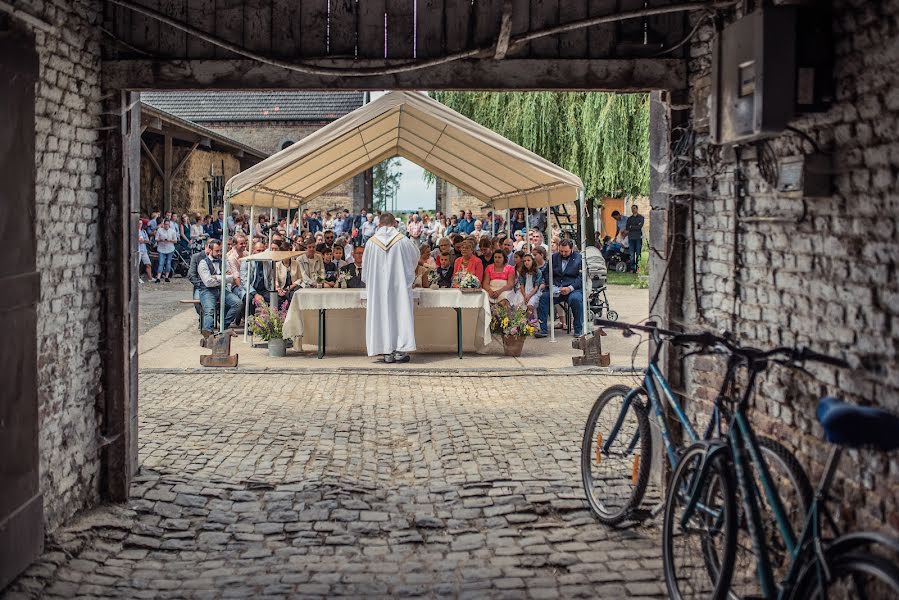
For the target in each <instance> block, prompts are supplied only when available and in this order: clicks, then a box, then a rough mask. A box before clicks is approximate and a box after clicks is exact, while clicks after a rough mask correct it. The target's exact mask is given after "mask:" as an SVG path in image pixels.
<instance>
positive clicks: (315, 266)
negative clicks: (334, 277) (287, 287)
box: [296, 244, 325, 287]
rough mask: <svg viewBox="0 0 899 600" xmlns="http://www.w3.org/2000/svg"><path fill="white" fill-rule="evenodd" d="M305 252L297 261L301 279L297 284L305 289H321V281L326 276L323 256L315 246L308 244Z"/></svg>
mask: <svg viewBox="0 0 899 600" xmlns="http://www.w3.org/2000/svg"><path fill="white" fill-rule="evenodd" d="M304 252H305V254H302V255H300V256H299V257H298V258H297V260H296V262H297V264H298V265H299V266H300V279H299V281H298V282H297V283H298V284H299V285H302V286H303V287H319V280H320V279H322V278H324V276H325V266H324V263H323V262H322V257H321V254H318V253H316V251H315V246H314V245H313V244H306V248H305V250H304Z"/></svg>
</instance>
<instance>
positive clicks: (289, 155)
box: [225, 91, 583, 209]
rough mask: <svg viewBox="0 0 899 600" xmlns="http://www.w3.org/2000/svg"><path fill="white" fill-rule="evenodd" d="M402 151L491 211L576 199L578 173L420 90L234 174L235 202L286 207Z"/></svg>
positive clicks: (386, 99) (384, 99)
mask: <svg viewBox="0 0 899 600" xmlns="http://www.w3.org/2000/svg"><path fill="white" fill-rule="evenodd" d="M394 156H401V157H403V158H405V159H407V160H410V161H412V162H414V163H416V164H417V165H419V166H421V167H424V168H425V169H428V170H429V171H431V172H432V173H434V174H435V175H437V176H438V177H441V178H442V179H445V180H446V181H449V182H450V183H452V184H453V185H455V186H456V187H458V188H461V189H463V190H465V191H466V192H468V193H470V194H472V195H474V196H475V197H477V198H479V199H481V200H482V201H483V202H484V203H486V204H490V205H492V206H493V207H495V208H498V209H503V208H510V207H521V206H530V207H541V206H555V205H558V204H563V203H566V202H571V201H573V200H575V198H576V196H577V193H578V191H579V190H580V189H582V188H583V183H582V182H581V180H580V178H578V177H577V175H574V174H573V173H570V172H568V171H566V170H565V169H563V168H561V167H558V166H556V165H554V164H553V163H551V162H549V161H548V160H546V159H544V158H541V157H540V156H538V155H536V154H534V153H533V152H531V151H529V150H526V149H524V148H522V147H521V146H519V145H517V144H515V143H513V142H511V141H509V140H507V139H506V138H504V137H502V136H501V135H498V134H497V133H494V132H493V131H491V130H489V129H487V128H486V127H483V126H481V125H478V124H477V123H475V122H474V121H472V120H470V119H467V118H466V117H463V116H462V115H460V114H459V113H457V112H455V111H454V110H452V109H450V108H447V107H446V106H444V105H443V104H440V103H439V102H437V101H435V100H433V99H431V98H429V97H428V96H426V95H424V94H421V93H418V92H400V91H398V92H390V93H387V94H385V95H383V96H381V97H380V98H378V99H376V100H374V101H373V102H370V103H369V104H366V105H364V106H362V107H360V108H358V109H356V110H354V111H353V112H351V113H349V114H348V115H345V116H344V117H341V118H340V119H337V120H336V121H334V122H332V123H330V124H329V125H326V126H325V127H323V128H321V129H319V130H318V131H316V132H315V133H313V134H311V135H309V136H307V137H305V138H303V139H302V140H300V141H299V142H297V143H295V144H293V145H292V146H289V147H287V148H285V149H284V150H282V151H280V152H278V153H277V154H273V155H272V156H270V157H268V158H267V159H265V160H264V161H262V162H260V163H259V164H257V165H255V166H253V167H251V168H249V169H247V170H246V171H243V172H242V173H238V174H237V175H235V176H234V177H232V178H231V179H229V180H228V183H227V184H226V185H225V195H226V197H227V198H228V201H229V202H231V203H233V204H242V205H244V206H258V207H265V208H270V207H272V208H290V207H297V206H299V205H300V204H304V203H306V202H308V201H309V200H311V199H313V198H315V197H316V196H318V195H320V194H322V193H324V192H326V191H328V190H330V189H331V188H333V187H334V186H336V185H338V184H339V183H341V182H343V181H345V180H347V179H349V178H351V177H353V176H355V175H358V174H359V173H361V172H363V171H365V170H366V169H370V168H371V167H373V166H374V165H376V164H378V163H380V162H381V161H383V160H386V159H388V158H393V157H394Z"/></svg>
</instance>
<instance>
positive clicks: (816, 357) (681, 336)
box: [593, 319, 849, 368]
mask: <svg viewBox="0 0 899 600" xmlns="http://www.w3.org/2000/svg"><path fill="white" fill-rule="evenodd" d="M593 324H594V325H599V326H600V327H609V328H612V329H620V330H622V331H625V332H632V331H644V332H646V333H649V334H651V335H652V336H653V338H654V339H656V340H661V339H662V338H663V337H664V338H667V339H668V341H670V342H671V343H673V344H696V345H699V346H704V347H706V348H711V347H715V346H720V347H723V348H725V349H726V350H727V351H728V352H729V353H731V354H733V355H735V356H739V357H741V358H744V359H746V360H747V361H748V362H751V363H756V362H764V361H766V360H768V359H773V358H776V357H777V356H778V355H783V356H784V358H786V359H787V360H788V361H790V362H809V361H811V362H819V363H823V364H827V365H831V366H834V367H842V368H848V367H849V363H847V362H846V361H845V360H843V359H841V358H835V357H833V356H828V355H826V354H821V353H820V352H815V351H814V350H809V349H808V348H798V349H797V348H790V347H787V346H781V347H779V348H774V349H773V350H767V351H764V350H759V349H757V348H751V347H749V346H739V345H737V344H735V343H734V342H733V341H732V340H730V339H728V338H726V337H721V336H718V335H715V334H713V333H709V332H703V333H679V332H677V331H670V330H668V329H661V328H659V327H656V326H655V324H654V323H653V322H647V323H646V324H645V325H636V324H632V323H621V322H619V321H608V320H606V319H594V320H593Z"/></svg>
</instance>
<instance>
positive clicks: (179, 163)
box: [169, 142, 200, 182]
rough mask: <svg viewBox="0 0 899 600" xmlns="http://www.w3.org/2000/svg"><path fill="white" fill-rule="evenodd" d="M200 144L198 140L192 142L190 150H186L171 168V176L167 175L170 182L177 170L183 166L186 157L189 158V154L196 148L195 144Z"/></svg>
mask: <svg viewBox="0 0 899 600" xmlns="http://www.w3.org/2000/svg"><path fill="white" fill-rule="evenodd" d="M199 145H200V142H194V145H193V146H191V147H190V150H188V151H187V154H185V155H184V156H183V157H182V158H181V160H179V161H178V164H177V165H175V168H174V169H173V170H172V174H171V177H169V181H170V182H171V178H172V177H174V176H175V175H177V174H178V171H180V170H181V167H183V166H184V163H186V162H187V159H188V158H190V155H191V154H193V153H194V150H196V149H197V146H199Z"/></svg>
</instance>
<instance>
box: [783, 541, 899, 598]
mask: <svg viewBox="0 0 899 600" xmlns="http://www.w3.org/2000/svg"><path fill="white" fill-rule="evenodd" d="M831 554H832V553H831V552H828V551H825V557H826V560H827V565H828V567H829V568H830V575H831V577H830V580H829V581H828V582H827V588H828V591H829V592H830V595H829V596H828V597H830V598H833V597H835V596H833V594H832V592H833V589H832V588H833V587H835V586H834V582H835V581H839V580H840V579H842V578H843V577H847V578H851V579H852V586H853V587H857V586H858V584H859V578H861V577H868V578H873V579H874V580H875V581H876V583H878V584H880V586H881V587H879V588H878V590H876V591H877V594H876V595H873V596H872V595H868V594H866V595H865V596H863V597H864V598H869V599H873V598H888V597H892V598H896V597H899V566H897V565H896V563H895V562H893V561H891V560H889V559H887V558H885V557H883V556H879V555H877V554H871V553H869V552H858V551H852V552H847V553H845V554H838V555H836V556H831ZM806 556H807V557H809V560H808V561H807V562H806V563H805V564H804V565H803V567H802V569H801V570H800V575H799V579H798V580H797V581H796V585H795V586H793V589H792V593H791V594H790V598H791V599H792V600H816V599H817V598H820V597H821V594H820V593H819V592H820V590H819V589H817V588H818V569H817V568H816V565H817V563H816V562H815V559H814V554H813V553H807V554H806ZM881 589H882V590H884V591H888V592H891V595H890V596H886V595H882V594H880V593H879V592H880V591H881ZM836 597H840V598H842V597H843V596H836Z"/></svg>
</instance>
